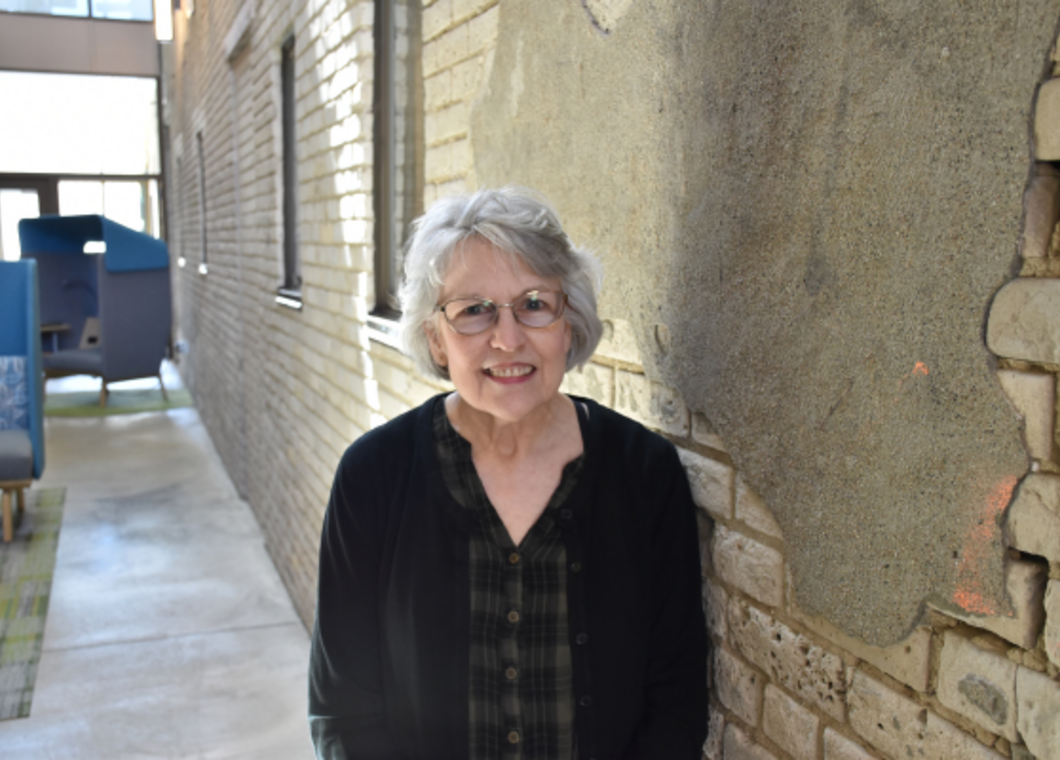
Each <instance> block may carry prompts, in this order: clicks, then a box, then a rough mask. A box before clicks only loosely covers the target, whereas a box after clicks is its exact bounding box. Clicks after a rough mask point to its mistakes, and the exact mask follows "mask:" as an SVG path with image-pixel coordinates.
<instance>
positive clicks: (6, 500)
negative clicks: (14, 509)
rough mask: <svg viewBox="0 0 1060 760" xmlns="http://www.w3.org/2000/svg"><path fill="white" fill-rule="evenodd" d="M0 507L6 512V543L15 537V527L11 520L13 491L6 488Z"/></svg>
mask: <svg viewBox="0 0 1060 760" xmlns="http://www.w3.org/2000/svg"><path fill="white" fill-rule="evenodd" d="M0 508H2V509H3V512H4V543H5V544H9V543H11V539H12V538H14V535H15V528H14V525H13V523H12V521H11V492H10V491H8V490H7V489H4V492H3V496H0Z"/></svg>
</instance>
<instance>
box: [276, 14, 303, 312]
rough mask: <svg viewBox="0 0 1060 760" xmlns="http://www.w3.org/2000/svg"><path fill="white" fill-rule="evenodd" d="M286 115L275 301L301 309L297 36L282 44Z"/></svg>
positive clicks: (282, 109)
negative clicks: (280, 272) (279, 278)
mask: <svg viewBox="0 0 1060 760" xmlns="http://www.w3.org/2000/svg"><path fill="white" fill-rule="evenodd" d="M280 90H281V94H280V98H281V101H282V105H281V111H282V112H283V285H281V286H280V290H279V293H278V295H277V296H276V302H277V303H280V304H283V305H284V306H290V307H292V308H301V306H302V275H301V273H300V272H299V262H298V154H297V150H298V139H297V135H296V133H295V92H294V35H291V36H290V37H288V38H287V40H286V41H285V42H284V43H283V47H282V49H281V58H280Z"/></svg>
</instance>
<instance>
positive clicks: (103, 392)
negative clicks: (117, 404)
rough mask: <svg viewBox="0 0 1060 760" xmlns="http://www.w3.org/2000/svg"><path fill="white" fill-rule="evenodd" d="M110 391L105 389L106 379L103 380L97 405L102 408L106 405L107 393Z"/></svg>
mask: <svg viewBox="0 0 1060 760" xmlns="http://www.w3.org/2000/svg"><path fill="white" fill-rule="evenodd" d="M109 392H110V391H108V390H107V381H106V380H104V381H103V385H102V386H100V389H99V407H100V409H102V408H103V407H105V406H106V405H107V394H108V393H109Z"/></svg>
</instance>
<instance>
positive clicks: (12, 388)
mask: <svg viewBox="0 0 1060 760" xmlns="http://www.w3.org/2000/svg"><path fill="white" fill-rule="evenodd" d="M12 429H14V430H28V429H29V392H28V390H27V388H26V357H25V356H0V430H12Z"/></svg>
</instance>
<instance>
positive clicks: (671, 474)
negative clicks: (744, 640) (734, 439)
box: [622, 446, 708, 760]
mask: <svg viewBox="0 0 1060 760" xmlns="http://www.w3.org/2000/svg"><path fill="white" fill-rule="evenodd" d="M667 448H668V449H669V451H668V454H669V456H668V457H667V458H666V464H665V466H661V467H659V471H658V472H657V473H654V477H653V478H652V480H653V481H654V482H655V483H656V486H657V487H658V488H659V492H660V493H659V502H658V504H657V506H658V508H659V510H658V512H657V513H656V516H655V530H654V531H653V535H652V547H651V555H652V565H653V568H652V579H651V592H652V600H653V604H654V606H653V607H652V621H651V629H650V645H649V651H648V657H647V663H646V666H647V667H646V673H645V682H644V690H645V693H644V703H645V711H644V713H643V716H642V719H641V722H640V724H639V726H638V727H637V730H636V732H635V733H634V735H633V737H632V741H631V742H630V743H629V745H628V746H627V748H626V750H625V752H624V753H623V754H622V760H657V758H663V757H665V758H667V760H700V758H701V757H702V752H703V749H702V748H703V742H704V741H705V740H706V734H707V656H708V651H707V650H708V642H707V633H706V621H705V619H704V615H703V592H702V571H701V568H700V555H699V535H698V526H697V521H696V510H695V505H694V503H693V501H692V494H691V492H690V489H689V486H688V476H687V475H686V473H685V470H684V467H683V466H682V465H681V463H680V460H679V459H678V457H677V452H676V451H674V449H673V447H672V446H668V447H667ZM663 484H666V486H663Z"/></svg>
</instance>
